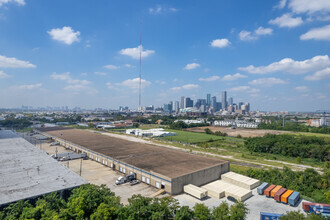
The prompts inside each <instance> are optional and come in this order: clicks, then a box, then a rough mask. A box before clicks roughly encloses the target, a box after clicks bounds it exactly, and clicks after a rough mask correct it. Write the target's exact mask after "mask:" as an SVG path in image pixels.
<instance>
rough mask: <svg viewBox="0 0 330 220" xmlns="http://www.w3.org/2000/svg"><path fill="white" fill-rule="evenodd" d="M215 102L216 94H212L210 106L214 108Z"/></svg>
mask: <svg viewBox="0 0 330 220" xmlns="http://www.w3.org/2000/svg"><path fill="white" fill-rule="evenodd" d="M216 104H217V97H216V96H213V97H212V102H211V106H212V107H213V108H215V106H216Z"/></svg>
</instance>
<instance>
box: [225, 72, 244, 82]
mask: <svg viewBox="0 0 330 220" xmlns="http://www.w3.org/2000/svg"><path fill="white" fill-rule="evenodd" d="M246 77H247V76H246V75H243V74H240V73H235V74H233V75H230V74H228V75H225V76H224V77H223V78H222V80H224V81H233V80H237V79H240V78H246Z"/></svg>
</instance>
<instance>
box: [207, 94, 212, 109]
mask: <svg viewBox="0 0 330 220" xmlns="http://www.w3.org/2000/svg"><path fill="white" fill-rule="evenodd" d="M206 105H207V106H208V107H210V106H211V94H206Z"/></svg>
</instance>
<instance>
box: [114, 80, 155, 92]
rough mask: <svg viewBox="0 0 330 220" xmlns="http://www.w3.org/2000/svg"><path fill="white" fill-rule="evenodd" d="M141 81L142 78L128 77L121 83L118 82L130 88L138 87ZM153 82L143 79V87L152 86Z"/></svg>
mask: <svg viewBox="0 0 330 220" xmlns="http://www.w3.org/2000/svg"><path fill="white" fill-rule="evenodd" d="M139 83H140V78H134V79H127V80H125V81H123V82H121V83H116V85H118V86H125V87H127V88H130V89H138V88H139ZM150 85H151V82H150V81H147V80H145V79H141V88H145V87H147V86H150Z"/></svg>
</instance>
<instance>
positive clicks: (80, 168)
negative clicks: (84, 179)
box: [79, 158, 83, 176]
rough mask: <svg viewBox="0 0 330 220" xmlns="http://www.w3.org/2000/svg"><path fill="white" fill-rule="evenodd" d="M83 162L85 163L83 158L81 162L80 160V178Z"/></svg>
mask: <svg viewBox="0 0 330 220" xmlns="http://www.w3.org/2000/svg"><path fill="white" fill-rule="evenodd" d="M82 161H83V159H82V158H81V160H80V171H79V175H80V176H81V171H82Z"/></svg>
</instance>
